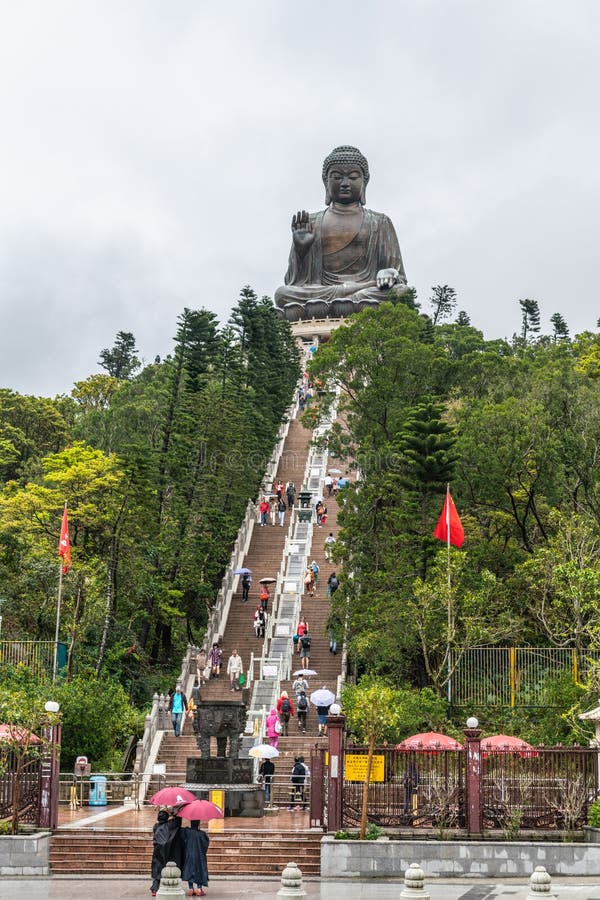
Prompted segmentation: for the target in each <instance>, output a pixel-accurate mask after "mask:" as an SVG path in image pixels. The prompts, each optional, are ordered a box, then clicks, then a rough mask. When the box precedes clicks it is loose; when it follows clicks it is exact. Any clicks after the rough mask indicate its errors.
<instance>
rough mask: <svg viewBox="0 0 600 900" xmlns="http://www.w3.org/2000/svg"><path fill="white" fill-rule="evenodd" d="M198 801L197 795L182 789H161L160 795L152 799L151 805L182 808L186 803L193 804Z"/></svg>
mask: <svg viewBox="0 0 600 900" xmlns="http://www.w3.org/2000/svg"><path fill="white" fill-rule="evenodd" d="M195 799H196V795H195V794H192V792H191V791H188V790H187V788H182V787H165V788H161V790H160V791H158V793H156V794H154V796H153V797H150V803H152V805H153V806H182V805H183V804H184V803H191V802H192V800H195Z"/></svg>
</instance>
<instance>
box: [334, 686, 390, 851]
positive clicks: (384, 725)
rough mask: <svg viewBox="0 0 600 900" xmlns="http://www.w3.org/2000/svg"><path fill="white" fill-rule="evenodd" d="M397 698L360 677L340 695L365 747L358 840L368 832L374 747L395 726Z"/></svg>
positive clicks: (348, 718)
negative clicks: (355, 683) (364, 771)
mask: <svg viewBox="0 0 600 900" xmlns="http://www.w3.org/2000/svg"><path fill="white" fill-rule="evenodd" d="M397 699H398V698H397V696H396V692H395V691H394V690H393V689H392V688H391V687H389V686H388V685H387V684H385V682H382V681H378V680H376V679H373V678H362V679H361V681H360V682H359V683H358V684H357V685H349V686H348V687H346V688H345V689H344V691H343V694H342V707H343V710H344V712H345V714H346V721H347V725H348V727H349V728H350V729H351V730H352V731H354V732H355V733H356V734H357V736H358V738H359V740H363V741H364V742H365V743H366V744H367V769H366V773H365V782H364V787H363V799H362V812H361V817H360V839H361V840H363V839H364V836H365V832H366V830H367V807H368V802H369V783H370V781H371V768H372V765H373V754H374V751H375V745H376V744H377V743H378V742H379V741H381V740H383V738H384V737H385V736H386V734H388V733H390V732H392V733H393V731H394V730H395V729H397V727H398V723H399V721H400V708H399V704H398V702H397Z"/></svg>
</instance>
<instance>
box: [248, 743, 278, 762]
mask: <svg viewBox="0 0 600 900" xmlns="http://www.w3.org/2000/svg"><path fill="white" fill-rule="evenodd" d="M248 756H253V757H254V759H274V758H275V757H276V756H279V750H278V749H277V747H271V745H270V744H257V746H256V747H251V748H250V749H249V750H248Z"/></svg>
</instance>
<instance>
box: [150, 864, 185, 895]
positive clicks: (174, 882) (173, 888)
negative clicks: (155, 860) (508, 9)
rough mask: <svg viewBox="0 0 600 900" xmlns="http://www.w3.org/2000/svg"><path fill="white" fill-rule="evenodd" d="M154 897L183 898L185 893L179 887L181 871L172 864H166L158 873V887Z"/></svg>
mask: <svg viewBox="0 0 600 900" xmlns="http://www.w3.org/2000/svg"><path fill="white" fill-rule="evenodd" d="M156 896H157V897H185V891H184V889H183V888H182V886H181V870H180V869H178V868H177V866H176V865H175V863H174V862H168V863H167V864H166V866H165V867H164V869H163V870H162V872H161V873H160V887H159V889H158V891H157V892H156Z"/></svg>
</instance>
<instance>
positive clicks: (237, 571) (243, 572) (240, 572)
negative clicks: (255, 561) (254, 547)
mask: <svg viewBox="0 0 600 900" xmlns="http://www.w3.org/2000/svg"><path fill="white" fill-rule="evenodd" d="M233 574H234V575H252V569H247V568H246V567H245V566H242V568H241V569H234V570H233Z"/></svg>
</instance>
